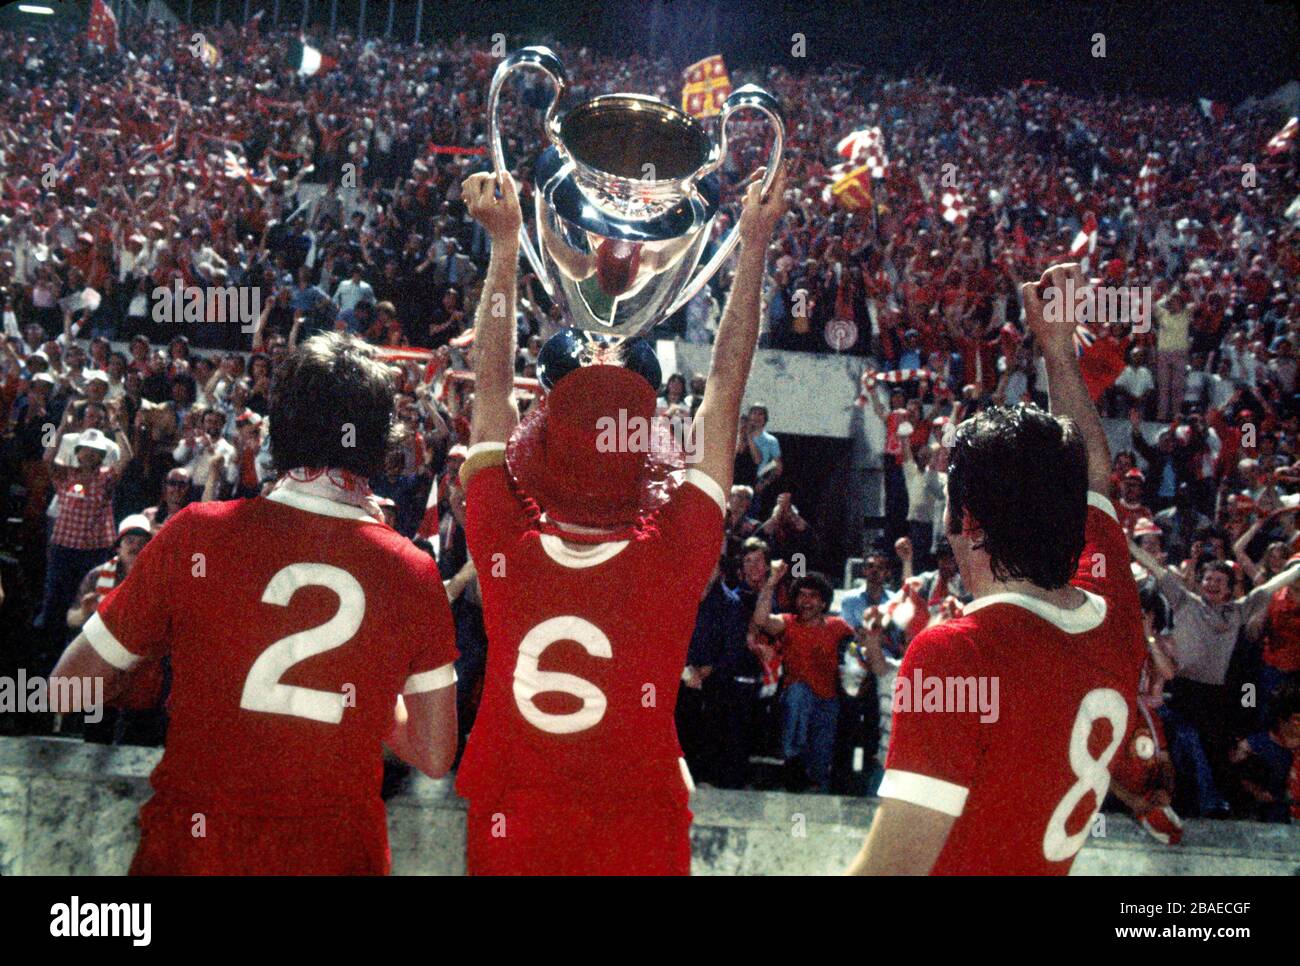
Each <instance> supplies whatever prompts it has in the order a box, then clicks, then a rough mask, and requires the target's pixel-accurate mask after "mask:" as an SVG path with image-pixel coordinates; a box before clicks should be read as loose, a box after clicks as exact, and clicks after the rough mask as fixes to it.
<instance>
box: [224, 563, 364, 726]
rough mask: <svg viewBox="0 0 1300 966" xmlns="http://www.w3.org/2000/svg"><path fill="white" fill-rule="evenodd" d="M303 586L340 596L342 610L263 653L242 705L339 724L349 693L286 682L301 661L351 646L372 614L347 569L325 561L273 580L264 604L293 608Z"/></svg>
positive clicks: (280, 574)
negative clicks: (364, 620) (291, 669)
mask: <svg viewBox="0 0 1300 966" xmlns="http://www.w3.org/2000/svg"><path fill="white" fill-rule="evenodd" d="M300 587H327V588H329V589H330V590H332V591H334V593H335V594H336V595H337V596H338V599H339V609H338V610H337V611H335V612H334V616H333V617H331V618H330V619H329V620H328V621H326V622H325V623H324V624H321V625H320V626H319V627H312V628H308V629H307V630H305V631H299V632H298V633H297V634H290V635H289V636H288V637H282V638H280V640H278V641H276V642H275V643H274V644H272V645H271V646H270V647H268V648H267V649H266V650H265V651H263V652H262V653H261V654H260V655H259V656H258V658H257V660H256V661H254V662H253V666H252V667H251V668H249V669H248V677H247V678H246V679H245V680H244V693H243V695H242V696H241V697H240V699H239V706H240V707H241V708H243V709H244V710H246V711H265V712H267V713H268V714H289V715H293V716H294V717H295V718H307V719H309V720H311V721H322V722H324V723H325V724H338V723H339V722H340V721H342V720H343V692H342V691H318V690H316V689H315V688H303V687H298V686H297V685H294V684H281V683H280V678H281V677H283V676H284V672H285V671H287V670H289V668H291V667H293V666H294V665H295V664H297V663H298V662H299V661H305V660H307V658H309V657H315V656H316V655H317V654H324V653H325V652H326V651H332V650H333V649H334V648H336V647H340V646H341V645H343V644H346V643H347V642H348V640H350V639H351V637H352V635H353V634H355V633H356V632H357V628H359V627H360V626H361V619H362V618H363V617H365V615H366V593H365V591H364V590H362V589H361V584H359V583H358V582H357V578H355V577H353V576H352V575H351V574H350V573H348V572H347V571H346V570H341V569H339V568H338V567H331V566H330V565H329V564H321V563H296V564H290V565H289V566H288V567H285V568H283V569H282V570H280V571H279V572H277V573H276V575H275V576H274V577H272V578H271V582H270V583H269V584H267V585H266V590H264V591H263V592H262V603H264V604H276V605H278V606H280V607H287V606H288V605H289V601H290V600H292V599H293V595H294V594H295V593H297V591H298V589H299V588H300Z"/></svg>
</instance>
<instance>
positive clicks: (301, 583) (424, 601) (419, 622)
mask: <svg viewBox="0 0 1300 966" xmlns="http://www.w3.org/2000/svg"><path fill="white" fill-rule="evenodd" d="M270 418H271V448H272V455H273V457H274V459H275V461H276V465H277V466H278V467H280V468H281V469H282V475H281V477H280V479H279V480H278V482H277V484H276V485H275V487H274V488H273V490H272V491H271V492H270V493H269V495H267V496H264V497H256V498H254V499H250V500H238V501H230V502H221V503H202V504H192V505H190V506H189V507H187V508H186V509H185V510H183V511H182V512H180V513H178V514H177V515H176V516H175V517H174V518H173V519H170V520H168V521H167V525H166V526H165V527H163V528H162V529H161V530H160V531H159V532H158V534H157V535H156V536H154V538H153V539H152V540H151V541H150V542H149V543H148V545H147V546H146V547H145V549H144V550H143V551H142V552H141V553H140V556H139V558H138V559H137V560H136V563H135V566H134V567H133V568H132V570H131V573H130V575H129V576H128V577H127V579H126V580H125V581H124V582H123V583H122V584H120V585H119V586H118V587H117V588H115V589H114V590H113V591H112V592H111V593H110V594H108V596H107V597H105V599H104V600H103V601H102V603H101V604H100V605H99V608H98V610H97V611H96V613H95V614H94V615H93V616H92V617H91V618H90V620H89V621H88V622H87V623H86V625H85V626H84V628H83V630H82V633H81V634H80V635H79V636H78V637H77V639H76V640H74V641H73V642H72V644H70V645H69V647H68V650H67V651H66V652H65V653H64V655H63V657H62V659H61V660H60V662H59V666H58V667H57V668H56V669H55V672H54V674H55V676H56V677H83V676H91V677H93V676H103V677H104V679H105V686H104V691H105V694H106V696H108V697H110V698H111V697H112V695H113V694H114V693H116V692H117V691H120V690H121V689H123V688H124V687H126V686H128V685H129V683H130V681H131V679H132V676H133V675H134V674H135V673H137V672H139V671H141V670H142V669H145V668H148V667H150V666H152V665H153V664H154V663H155V662H157V661H159V660H160V659H162V658H163V657H164V656H169V657H170V658H171V664H172V676H173V677H172V690H171V696H170V699H169V702H168V710H169V713H170V719H171V720H170V725H169V729H168V734H167V740H166V747H165V749H164V752H163V757H162V760H161V761H160V762H159V763H158V766H157V767H156V768H155V769H154V772H153V775H152V776H151V779H150V781H151V784H152V785H153V789H154V794H153V797H152V798H151V799H150V800H149V801H148V802H147V803H146V804H145V805H144V807H143V808H142V809H141V814H140V830H141V838H140V845H139V848H138V850H137V851H136V855H135V859H134V861H133V862H132V865H131V871H132V873H133V874H138V875H185V874H353V875H355V874H384V873H387V872H388V871H389V865H390V859H389V849H388V831H387V822H386V817H385V811H384V805H383V802H382V801H381V799H380V795H379V789H380V780H381V776H382V770H383V754H382V745H383V744H384V743H385V742H387V744H388V746H389V747H390V748H392V749H393V751H394V752H396V753H397V754H398V755H400V756H401V757H402V758H404V759H405V760H406V761H408V762H410V763H411V764H412V765H414V766H415V767H417V768H419V769H420V770H422V771H424V772H425V773H426V774H429V775H431V776H433V777H437V776H439V775H442V774H445V773H446V771H447V769H448V768H449V767H450V764H451V761H452V758H453V755H454V752H455V748H456V717H455V688H454V687H453V686H452V685H453V684H454V682H455V672H454V670H453V661H454V660H455V657H456V651H455V631H454V628H453V625H452V618H451V611H450V608H449V606H448V603H447V597H446V593H445V592H444V590H443V587H442V582H441V580H440V579H439V575H438V569H437V566H436V564H435V563H434V561H433V559H432V558H431V557H429V556H428V555H427V554H425V553H423V552H422V551H420V550H419V549H418V548H416V547H415V545H414V544H412V543H411V542H410V541H409V540H407V539H405V538H404V537H401V536H399V535H398V534H397V533H396V532H395V531H393V530H392V529H391V528H389V527H388V526H387V525H386V524H385V523H384V522H383V515H382V511H381V510H380V508H379V506H378V503H377V501H376V500H375V498H374V496H373V494H371V492H370V489H369V486H368V485H367V484H366V480H367V478H368V477H369V476H370V475H371V474H372V473H375V472H378V471H379V470H380V469H381V468H382V466H383V457H384V452H385V448H386V446H387V444H388V439H389V431H390V427H391V424H392V420H393V385H392V380H391V375H390V371H389V370H388V368H387V367H386V366H384V365H383V364H382V363H380V362H378V361H377V360H375V359H374V358H373V357H372V356H371V355H370V353H369V351H368V350H366V349H365V348H363V347H362V344H361V343H359V342H355V341H354V340H352V339H350V338H346V337H342V336H338V335H334V334H327V335H320V336H316V337H314V338H312V339H309V340H308V341H307V342H305V343H304V344H303V345H302V346H300V347H299V348H298V349H297V350H296V352H294V353H293V354H292V355H291V356H289V357H288V358H287V359H286V360H285V363H284V364H283V366H282V367H281V370H280V372H279V373H277V377H276V382H275V388H274V395H273V399H272V403H271V417H270ZM348 424H351V427H352V430H353V432H352V433H346V431H345V429H344V427H346V426H347V425H348ZM347 440H350V441H352V442H354V443H355V445H346V442H345V441H347Z"/></svg>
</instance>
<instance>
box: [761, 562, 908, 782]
mask: <svg viewBox="0 0 1300 966" xmlns="http://www.w3.org/2000/svg"><path fill="white" fill-rule="evenodd" d="M786 569H787V568H786V565H785V564H784V563H783V562H781V561H777V562H776V563H774V564H773V565H772V574H771V576H770V577H769V578H768V581H767V583H766V584H765V585H764V587H763V591H762V593H760V594H759V595H758V601H757V604H756V605H755V607H754V617H753V626H754V627H756V628H759V629H761V630H763V631H765V632H766V633H768V634H770V635H772V636H773V637H776V638H778V639H779V642H780V648H781V672H782V691H781V746H782V748H781V750H782V754H783V755H784V756H785V761H786V767H787V769H790V770H791V771H792V772H793V774H791V775H790V778H791V779H792V781H791V786H792V787H795V788H798V787H799V786H800V785H802V779H804V778H806V779H808V780H809V781H810V782H811V783H812V786H813V788H816V789H819V790H823V791H824V790H826V789H829V787H830V780H831V761H832V758H833V757H834V753H835V729H836V726H837V724H838V720H839V692H838V684H839V667H840V646H841V645H842V644H845V643H846V642H851V641H853V640H854V637H855V632H854V629H853V628H852V627H851V626H849V624H848V622H846V621H844V620H842V619H841V618H839V617H827V616H826V611H827V610H828V609H829V608H830V605H831V599H832V598H831V585H830V581H828V580H827V579H826V578H825V577H824V576H822V575H821V574H815V573H814V574H808V575H806V576H803V577H800V578H799V579H798V580H796V581H795V583H794V610H795V612H794V613H793V614H776V615H774V614H772V593H773V591H774V590H775V589H776V586H777V584H779V583H780V582H781V579H782V578H783V577H784V576H785V572H786ZM873 643H875V644H876V645H877V647H876V650H875V652H874V660H875V661H876V662H878V666H874V667H873V668H872V670H874V671H876V672H877V673H880V671H882V670H884V655H883V653H881V652H880V651H879V647H878V644H879V638H878V637H877V638H875V639H873ZM800 771H802V772H804V774H802V775H800V774H799V772H800Z"/></svg>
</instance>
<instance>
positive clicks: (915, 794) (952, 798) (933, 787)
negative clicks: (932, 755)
mask: <svg viewBox="0 0 1300 966" xmlns="http://www.w3.org/2000/svg"><path fill="white" fill-rule="evenodd" d="M876 794H877V795H879V796H880V797H881V798H896V799H898V800H899V801H900V802H911V803H912V804H913V805H920V806H921V807H922V808H929V809H933V810H934V811H936V812H943V814H945V815H951V816H952V817H953V818H956V817H958V816H959V815H961V813H962V810H963V809H965V807H966V796H967V795H969V794H970V789H969V788H963V787H962V786H961V785H957V784H954V783H953V782H946V781H944V780H943V779H941V778H931V777H930V776H929V775H921V774H918V773H916V772H914V771H899V770H898V769H896V768H891V769H889V770H888V771H886V772H885V776H884V778H882V779H881V780H880V790H879V791H878V792H877V793H876Z"/></svg>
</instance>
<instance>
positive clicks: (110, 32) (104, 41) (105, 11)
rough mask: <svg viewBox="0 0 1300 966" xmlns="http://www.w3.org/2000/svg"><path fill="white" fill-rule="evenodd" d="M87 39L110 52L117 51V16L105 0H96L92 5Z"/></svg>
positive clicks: (87, 27)
mask: <svg viewBox="0 0 1300 966" xmlns="http://www.w3.org/2000/svg"><path fill="white" fill-rule="evenodd" d="M86 39H87V40H89V41H90V42H91V43H92V44H99V46H101V47H103V48H104V49H105V50H107V51H108V52H109V53H110V54H115V53H117V17H115V16H114V15H113V11H112V10H110V9H109V6H108V4H106V3H105V2H104V0H94V2H93V3H91V5H90V20H89V21H88V22H87V24H86Z"/></svg>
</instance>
